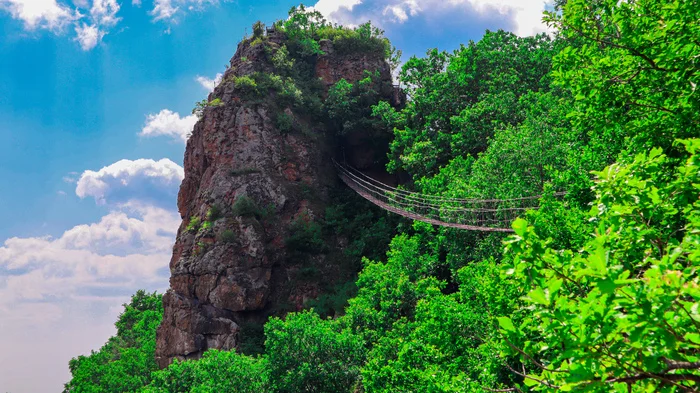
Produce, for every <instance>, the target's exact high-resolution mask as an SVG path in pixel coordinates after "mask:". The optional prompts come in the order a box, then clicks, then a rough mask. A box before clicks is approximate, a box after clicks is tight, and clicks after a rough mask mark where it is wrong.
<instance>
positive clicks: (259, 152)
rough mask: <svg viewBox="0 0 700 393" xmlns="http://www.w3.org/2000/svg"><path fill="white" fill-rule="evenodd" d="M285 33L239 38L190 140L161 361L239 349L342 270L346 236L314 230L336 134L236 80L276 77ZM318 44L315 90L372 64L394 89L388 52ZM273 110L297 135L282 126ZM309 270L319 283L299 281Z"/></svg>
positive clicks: (330, 181)
mask: <svg viewBox="0 0 700 393" xmlns="http://www.w3.org/2000/svg"><path fill="white" fill-rule="evenodd" d="M284 40H285V36H284V34H281V33H271V34H269V35H268V36H267V37H265V39H264V41H263V42H262V44H260V43H259V42H258V43H257V44H256V42H252V39H248V40H244V41H243V42H241V43H240V44H239V46H238V50H237V52H236V54H235V55H234V56H233V58H232V59H231V62H230V68H229V69H227V71H226V73H225V75H224V79H223V81H222V82H221V84H220V85H219V86H218V87H217V88H216V89H215V90H214V92H213V93H212V94H211V95H210V96H209V100H208V101H209V104H208V105H206V106H205V107H203V109H202V111H201V118H200V121H199V122H198V123H197V124H196V126H195V127H194V131H193V133H192V136H191V137H190V139H189V141H188V142H187V149H186V152H185V159H184V167H185V179H184V181H183V183H182V186H181V188H180V193H179V196H178V208H179V211H180V214H181V216H182V219H183V221H182V224H181V225H180V228H179V231H178V235H177V240H176V243H175V246H174V249H173V256H172V259H171V261H170V271H171V278H170V289H169V291H168V292H167V293H166V294H165V296H164V298H163V303H164V307H165V310H164V317H163V322H162V325H161V326H160V328H159V330H158V336H157V350H156V356H157V360H158V363H159V365H160V366H161V367H165V366H167V365H168V364H169V363H170V362H171V361H172V360H173V359H174V358H178V359H188V358H196V357H199V356H200V355H201V354H202V353H203V351H205V350H207V349H209V348H217V349H232V348H236V347H237V346H239V344H240V342H241V335H242V334H243V333H244V332H243V331H242V330H244V327H245V326H247V325H249V324H256V323H257V324H261V323H262V322H263V321H264V320H265V319H266V318H267V317H269V316H270V315H280V314H283V313H284V312H287V311H290V310H299V309H302V308H303V307H305V305H306V303H307V302H308V301H309V299H313V298H315V297H317V296H319V295H320V294H321V293H322V292H323V291H324V288H326V287H327V285H325V284H327V282H325V283H324V281H332V280H334V278H335V277H340V276H342V274H341V273H342V272H338V269H342V268H341V267H339V266H336V264H335V263H334V262H335V261H334V258H333V255H337V253H338V252H339V251H342V248H343V246H344V243H345V241H344V240H343V239H340V238H337V239H336V238H334V239H331V240H327V239H324V241H323V242H322V243H321V242H319V236H320V235H319V227H318V223H319V222H321V221H322V220H323V215H324V213H325V209H326V207H327V206H328V204H329V200H330V199H329V198H330V192H331V190H332V189H333V188H334V187H339V184H338V181H337V179H336V175H335V173H334V169H333V166H332V164H331V157H332V156H333V155H334V154H335V153H336V148H337V141H336V140H335V137H334V136H333V135H330V134H329V133H328V132H327V130H325V127H324V126H323V124H320V123H318V122H317V121H316V120H314V119H313V118H311V117H310V116H307V115H306V114H305V113H302V112H303V111H300V110H299V109H297V108H295V107H294V106H292V105H286V104H284V105H282V104H280V102H282V100H281V99H278V98H279V94H280V93H278V92H275V91H273V90H269V91H268V90H264V91H263V94H262V97H255V98H251V97H250V94H249V92H246V90H245V88H244V87H245V86H243V82H242V81H244V80H243V79H241V77H245V76H252V75H258V76H260V75H265V74H267V75H274V74H275V73H276V72H277V70H276V68H275V67H276V66H275V65H274V63H273V62H272V61H271V58H272V57H273V56H274V55H275V53H276V52H277V51H279V49H280V48H281V47H282V46H283V45H284ZM321 48H322V49H323V51H324V52H325V54H324V55H321V56H316V57H314V58H313V59H312V60H310V61H309V62H308V63H309V64H311V67H312V73H313V74H314V76H315V79H316V81H317V82H318V81H319V79H320V81H322V83H319V85H320V87H319V89H320V90H322V91H321V93H320V95H319V96H320V97H321V98H323V97H325V96H326V95H327V89H328V88H329V87H330V86H332V85H333V84H334V83H336V82H337V81H339V80H340V79H346V80H347V81H350V82H354V81H357V80H359V79H360V78H362V77H363V75H365V74H364V71H365V70H369V71H378V72H379V75H380V76H381V79H382V81H383V82H384V83H388V84H389V85H390V82H391V76H390V70H389V66H388V64H387V63H386V61H385V60H384V58H383V56H377V55H376V54H371V53H364V54H363V53H344V54H339V53H335V51H334V50H333V45H332V44H331V42H330V41H325V42H321ZM249 84H250V83H249ZM248 87H250V86H248ZM256 88H257V89H260V86H258V87H256ZM280 118H283V119H287V120H288V123H290V124H292V125H293V127H291V128H293V131H289V130H288V128H290V127H287V126H285V127H284V129H282V125H281V124H280V120H279V119H280ZM310 266H311V267H310ZM305 274H306V275H308V274H312V275H314V277H315V279H311V280H308V279H306V280H305V279H300V277H301V278H303V276H304V275H305Z"/></svg>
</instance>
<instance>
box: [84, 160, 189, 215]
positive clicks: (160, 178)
mask: <svg viewBox="0 0 700 393" xmlns="http://www.w3.org/2000/svg"><path fill="white" fill-rule="evenodd" d="M184 176H185V172H184V169H183V168H182V167H181V166H179V165H177V164H176V163H174V162H172V161H170V160H169V159H167V158H164V159H162V160H160V161H154V160H150V159H139V160H133V161H132V160H121V161H118V162H115V163H114V164H112V165H109V166H106V167H104V168H102V169H100V170H99V171H91V170H87V171H85V172H83V174H82V175H81V176H80V179H79V180H78V183H77V186H76V188H75V193H76V195H77V196H78V197H80V198H87V197H92V198H94V199H95V201H96V202H97V203H98V204H101V205H104V204H110V205H124V204H128V203H134V202H136V201H137V202H141V203H148V204H153V205H156V206H168V207H173V206H174V204H175V200H176V198H177V191H178V189H179V187H180V183H181V182H182V179H183V178H184Z"/></svg>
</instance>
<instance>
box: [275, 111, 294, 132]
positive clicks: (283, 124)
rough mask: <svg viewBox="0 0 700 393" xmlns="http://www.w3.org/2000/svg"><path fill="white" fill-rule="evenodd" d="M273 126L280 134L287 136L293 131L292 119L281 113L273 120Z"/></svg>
mask: <svg viewBox="0 0 700 393" xmlns="http://www.w3.org/2000/svg"><path fill="white" fill-rule="evenodd" d="M275 126H277V129H278V130H279V132H280V133H281V134H288V133H290V132H292V131H293V130H294V117H292V116H290V115H288V114H286V113H284V112H282V113H280V114H278V115H277V117H276V118H275Z"/></svg>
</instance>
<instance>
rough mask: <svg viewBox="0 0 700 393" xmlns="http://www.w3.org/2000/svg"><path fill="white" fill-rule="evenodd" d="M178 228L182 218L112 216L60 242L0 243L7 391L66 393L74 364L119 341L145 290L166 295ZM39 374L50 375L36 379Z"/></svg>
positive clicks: (0, 373) (1, 341) (0, 357)
mask: <svg viewBox="0 0 700 393" xmlns="http://www.w3.org/2000/svg"><path fill="white" fill-rule="evenodd" d="M178 224H179V217H178V215H177V214H176V213H175V212H172V211H166V210H163V209H158V208H153V207H150V208H146V209H145V211H142V212H140V213H139V212H135V211H134V210H127V211H114V212H111V213H110V214H108V215H107V216H105V217H103V218H102V219H101V220H100V221H99V222H96V223H93V224H89V225H78V226H76V227H74V228H72V229H69V230H68V231H66V232H65V233H64V234H63V235H62V236H60V237H58V238H55V239H54V238H50V237H43V238H11V239H7V240H6V241H5V242H4V243H0V347H2V348H3V349H4V351H3V353H2V354H0V364H2V367H1V368H0V381H2V385H3V386H2V389H3V391H5V390H7V391H12V392H15V393H33V392H49V391H61V387H62V384H63V383H65V382H67V380H68V378H69V377H70V375H69V373H68V361H69V360H70V359H71V358H73V357H76V356H78V355H80V354H88V353H89V351H90V350H91V349H97V348H99V347H100V346H101V345H102V344H104V342H105V341H106V340H107V338H108V337H109V336H110V335H112V334H114V328H113V326H112V324H113V323H114V321H115V319H116V316H117V314H118V312H119V309H120V307H119V304H121V303H123V302H125V301H127V300H128V298H129V296H130V294H132V293H134V292H136V290H138V289H146V290H149V291H153V290H158V291H161V292H162V291H163V290H165V289H166V288H167V282H168V279H167V274H168V270H167V267H168V261H169V259H170V255H171V252H170V248H171V247H172V244H173V240H174V233H173V231H174V230H175V228H177V225H178ZM135 239H139V241H138V242H135V241H134V240H135ZM112 250H123V252H122V254H121V255H115V254H113V253H111V251H112ZM8 353H14V354H16V355H15V356H12V357H11V358H9V357H7V356H6V355H7V354H8ZM37 362H39V363H37ZM36 367H42V369H45V370H49V371H50V372H48V373H45V375H44V377H42V378H33V373H34V371H35V370H36Z"/></svg>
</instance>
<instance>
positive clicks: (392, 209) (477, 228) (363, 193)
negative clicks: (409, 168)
mask: <svg viewBox="0 0 700 393" xmlns="http://www.w3.org/2000/svg"><path fill="white" fill-rule="evenodd" d="M340 178H341V179H342V180H343V182H344V183H345V184H347V185H348V187H350V188H351V189H353V190H354V191H355V192H357V193H358V194H359V195H360V196H362V197H363V198H365V199H367V200H368V201H370V202H371V203H373V204H375V205H377V206H379V207H380V208H382V209H384V210H387V211H390V212H392V213H396V214H399V215H401V216H404V217H408V218H410V219H413V220H418V221H423V222H427V223H430V224H433V225H440V226H443V227H449V228H457V229H466V230H475V231H485V232H513V230H511V229H510V228H499V227H488V226H485V225H486V224H491V225H493V224H499V223H501V222H500V221H497V220H478V221H476V222H473V223H474V224H476V225H469V224H461V223H451V222H445V221H442V220H440V219H436V218H433V217H429V216H425V215H423V214H419V213H415V212H410V211H407V210H403V209H400V208H398V207H396V206H392V205H389V204H388V203H386V202H383V201H382V200H380V199H377V198H376V197H375V196H373V195H371V194H369V193H368V192H367V191H366V190H365V189H363V188H361V187H360V186H359V185H358V184H357V183H356V182H354V181H352V180H351V179H350V178H349V177H348V176H346V175H345V174H340Z"/></svg>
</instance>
